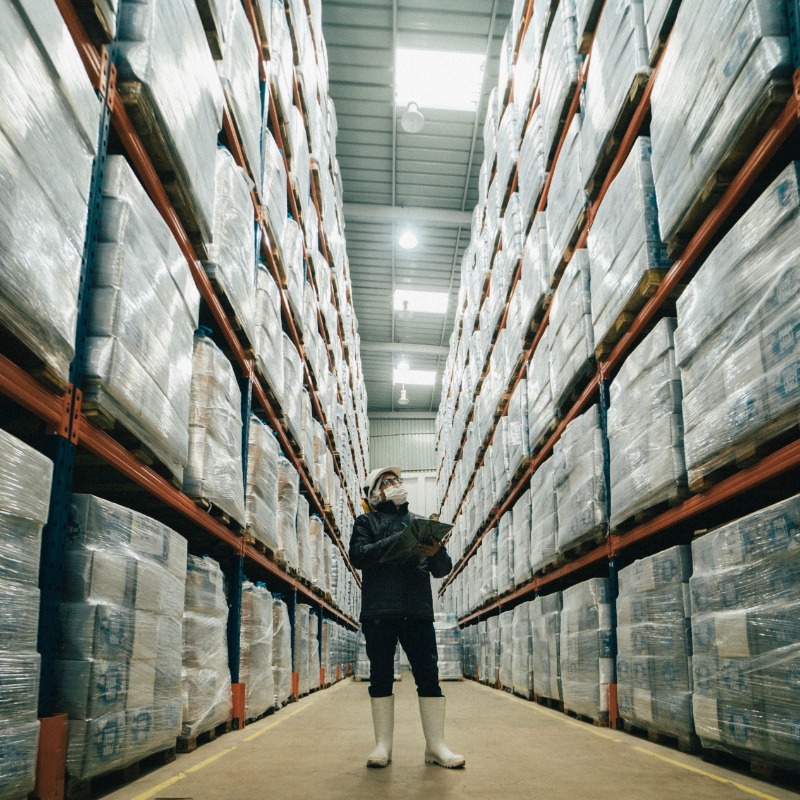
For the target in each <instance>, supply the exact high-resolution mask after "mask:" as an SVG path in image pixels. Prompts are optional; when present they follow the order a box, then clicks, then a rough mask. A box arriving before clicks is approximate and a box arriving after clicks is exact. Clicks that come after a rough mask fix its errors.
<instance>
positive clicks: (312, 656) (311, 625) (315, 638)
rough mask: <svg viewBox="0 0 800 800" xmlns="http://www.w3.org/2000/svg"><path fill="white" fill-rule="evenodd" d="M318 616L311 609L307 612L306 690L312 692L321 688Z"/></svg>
mask: <svg viewBox="0 0 800 800" xmlns="http://www.w3.org/2000/svg"><path fill="white" fill-rule="evenodd" d="M319 623H320V619H319V614H318V613H317V611H316V610H314V609H313V608H312V609H310V610H309V612H308V690H309V691H310V692H313V691H314V690H315V689H319V688H320V686H321V681H320V678H321V677H322V676H321V675H320V673H319V671H320V665H321V662H320V657H319V637H320V626H319Z"/></svg>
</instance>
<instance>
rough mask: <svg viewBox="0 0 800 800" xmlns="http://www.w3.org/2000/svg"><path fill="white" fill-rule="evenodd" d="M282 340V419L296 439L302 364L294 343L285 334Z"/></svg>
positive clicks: (299, 410)
mask: <svg viewBox="0 0 800 800" xmlns="http://www.w3.org/2000/svg"><path fill="white" fill-rule="evenodd" d="M282 338H283V398H282V403H281V409H282V411H283V419H284V421H285V423H286V425H287V426H288V427H289V430H291V432H292V434H293V435H294V436H295V438H296V439H299V438H300V423H301V420H300V413H301V408H300V398H301V396H302V391H303V364H302V362H301V360H300V354H299V353H298V352H297V348H296V347H295V345H294V342H293V341H292V340H291V339H290V338H289V336H288V335H287V334H285V333H284V334H282Z"/></svg>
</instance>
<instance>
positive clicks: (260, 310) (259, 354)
mask: <svg viewBox="0 0 800 800" xmlns="http://www.w3.org/2000/svg"><path fill="white" fill-rule="evenodd" d="M255 310H256V361H257V363H258V368H259V371H260V372H261V374H262V375H263V376H264V377H265V378H266V380H267V383H268V385H269V387H270V389H271V390H272V393H273V394H274V395H275V397H276V398H278V399H279V400H281V399H282V398H283V327H282V322H281V296H280V289H279V288H278V284H277V283H275V280H274V279H273V277H272V275H270V273H269V270H268V269H267V268H266V267H265V266H264V265H263V264H259V265H258V274H257V277H256V309H255Z"/></svg>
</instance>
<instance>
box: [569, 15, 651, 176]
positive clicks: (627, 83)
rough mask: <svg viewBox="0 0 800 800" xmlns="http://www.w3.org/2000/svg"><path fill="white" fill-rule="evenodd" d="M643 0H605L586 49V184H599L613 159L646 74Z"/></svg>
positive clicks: (583, 150) (583, 155) (583, 148)
mask: <svg viewBox="0 0 800 800" xmlns="http://www.w3.org/2000/svg"><path fill="white" fill-rule="evenodd" d="M642 2H643V0H606V2H605V4H604V6H603V14H602V16H601V17H600V22H599V23H598V26H597V32H596V33H595V36H594V41H593V42H592V49H591V53H590V59H591V67H590V69H589V77H588V78H587V80H586V88H585V90H584V91H585V102H584V117H583V130H582V131H581V164H582V171H583V179H584V181H585V183H586V185H587V186H589V185H594V186H598V185H599V184H600V182H601V179H602V178H603V177H604V173H603V171H601V170H604V168H605V166H606V165H607V164H608V163H609V161H610V160H611V158H612V157H613V153H612V149H615V147H614V146H615V144H616V140H615V138H614V134H617V136H619V135H621V133H622V132H624V129H622V130H620V126H621V125H622V124H624V122H625V115H626V114H627V113H628V112H631V113H632V109H631V107H630V106H631V104H632V102H633V101H634V100H638V98H639V95H640V94H641V92H642V91H643V89H644V84H645V83H646V81H647V78H648V76H649V74H650V67H649V59H648V53H647V34H646V33H645V27H644V7H643V5H642Z"/></svg>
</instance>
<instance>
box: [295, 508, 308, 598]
mask: <svg viewBox="0 0 800 800" xmlns="http://www.w3.org/2000/svg"><path fill="white" fill-rule="evenodd" d="M309 524H310V516H309V513H308V500H306V498H305V497H303V495H298V498H297V571H298V573H299V574H300V577H301V578H305V579H306V580H307V581H308V582H309V583H310V582H311V537H310V535H309V531H308V529H309Z"/></svg>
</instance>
